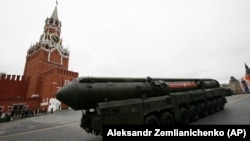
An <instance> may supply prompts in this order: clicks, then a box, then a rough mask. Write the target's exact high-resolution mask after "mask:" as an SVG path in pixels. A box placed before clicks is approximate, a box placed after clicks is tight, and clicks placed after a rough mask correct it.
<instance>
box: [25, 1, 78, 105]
mask: <svg viewBox="0 0 250 141" xmlns="http://www.w3.org/2000/svg"><path fill="white" fill-rule="evenodd" d="M61 27H62V23H61V21H60V20H59V18H58V11H57V5H56V6H55V8H54V10H53V12H52V14H51V16H50V18H46V20H45V25H44V30H43V33H42V34H41V36H40V39H39V41H38V42H37V43H35V44H34V45H31V47H30V48H29V49H28V51H27V56H26V63H25V68H24V73H23V75H24V76H26V77H29V78H30V81H29V86H28V89H27V98H32V97H40V98H41V106H43V105H47V104H48V100H49V99H50V98H53V97H55V93H56V91H57V89H59V88H60V87H62V86H63V85H65V84H66V83H67V82H69V81H70V80H72V79H73V78H76V77H78V73H77V72H72V71H69V70H68V65H69V50H68V49H66V48H64V47H63V43H62V38H61Z"/></svg>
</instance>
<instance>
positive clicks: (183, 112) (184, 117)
mask: <svg viewBox="0 0 250 141" xmlns="http://www.w3.org/2000/svg"><path fill="white" fill-rule="evenodd" d="M188 123H189V111H188V110H187V108H181V109H180V124H188Z"/></svg>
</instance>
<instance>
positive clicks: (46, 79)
mask: <svg viewBox="0 0 250 141" xmlns="http://www.w3.org/2000/svg"><path fill="white" fill-rule="evenodd" d="M77 77H78V73H77V72H72V71H68V70H64V69H59V68H55V69H53V70H50V71H48V72H46V73H44V75H43V79H42V82H43V83H42V86H41V99H42V101H46V100H47V99H48V100H49V99H50V98H55V94H56V92H57V90H58V89H59V88H61V87H62V86H64V82H65V80H69V81H71V80H73V79H74V78H77ZM62 108H65V107H62Z"/></svg>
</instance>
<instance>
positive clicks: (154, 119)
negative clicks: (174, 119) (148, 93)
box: [144, 115, 160, 125]
mask: <svg viewBox="0 0 250 141" xmlns="http://www.w3.org/2000/svg"><path fill="white" fill-rule="evenodd" d="M144 124H148V125H157V124H160V121H159V119H158V118H157V117H156V116H154V115H149V116H146V117H145V119H144Z"/></svg>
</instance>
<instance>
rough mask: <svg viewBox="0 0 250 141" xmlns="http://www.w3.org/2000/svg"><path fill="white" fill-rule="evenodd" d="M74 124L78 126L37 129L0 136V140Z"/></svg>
mask: <svg viewBox="0 0 250 141" xmlns="http://www.w3.org/2000/svg"><path fill="white" fill-rule="evenodd" d="M76 124H79V123H78V122H77V123H69V124H64V125H58V126H54V127H47V128H43V129H37V130H32V131H26V132H21V133H14V134H11V135H5V136H0V138H6V137H12V136H18V135H24V134H29V133H34V132H40V131H46V130H50V129H56V128H62V127H67V126H72V125H76Z"/></svg>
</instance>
